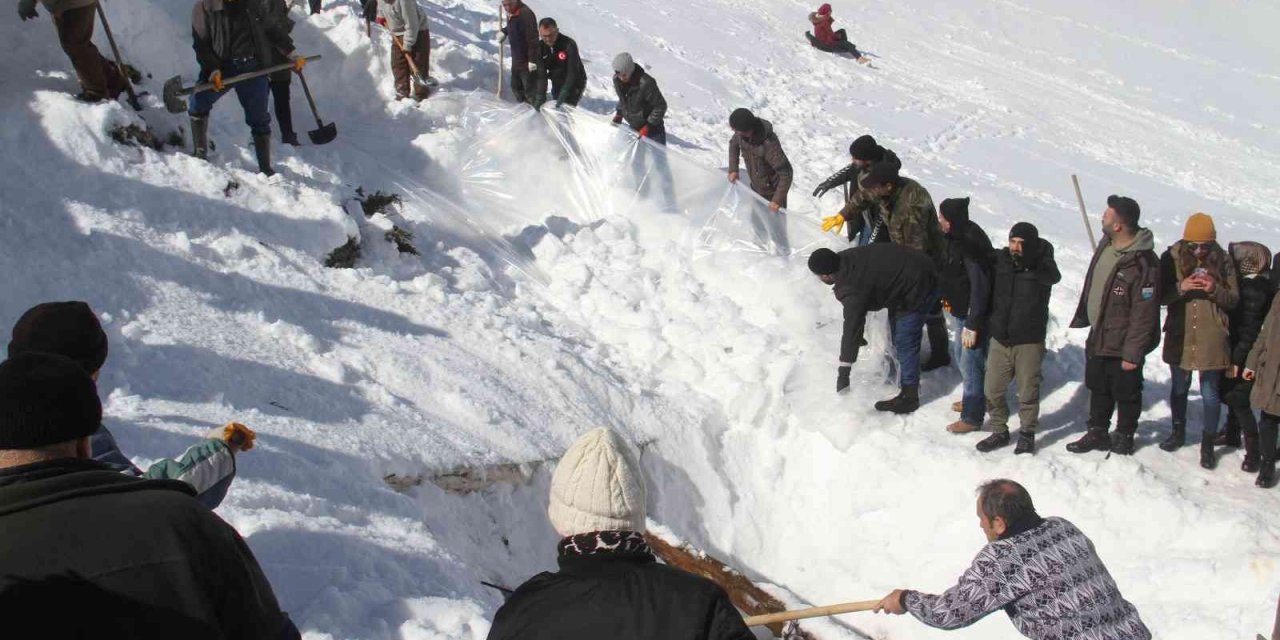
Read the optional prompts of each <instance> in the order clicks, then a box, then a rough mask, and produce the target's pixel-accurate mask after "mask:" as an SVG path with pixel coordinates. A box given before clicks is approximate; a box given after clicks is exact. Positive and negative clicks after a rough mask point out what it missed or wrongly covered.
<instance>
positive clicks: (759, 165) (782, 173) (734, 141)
mask: <svg viewBox="0 0 1280 640" xmlns="http://www.w3.org/2000/svg"><path fill="white" fill-rule="evenodd" d="M759 122H760V124H759V126H757V127H756V129H755V131H752V132H751V133H749V134H746V135H743V134H741V133H737V132H735V133H734V134H733V137H732V138H730V139H729V171H731V172H734V173H737V171H738V161H739V159H741V160H742V161H743V162H745V163H746V165H747V175H749V176H751V190H752V191H755V192H756V193H757V194H759V195H760V197H761V198H764V199H765V200H768V201H769V202H772V203H774V204H776V205H778V206H780V207H786V206H787V192H789V191H791V178H792V173H793V172H792V170H791V161H790V160H788V159H787V154H786V152H785V151H783V150H782V142H780V141H779V140H778V136H777V134H775V133H774V132H773V123H771V122H769V121H768V120H764V119H759Z"/></svg>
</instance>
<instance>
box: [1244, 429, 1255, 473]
mask: <svg viewBox="0 0 1280 640" xmlns="http://www.w3.org/2000/svg"><path fill="white" fill-rule="evenodd" d="M1240 470H1241V471H1243V472H1245V473H1257V472H1258V434H1256V433H1254V434H1249V433H1246V434H1244V461H1243V462H1241V463H1240Z"/></svg>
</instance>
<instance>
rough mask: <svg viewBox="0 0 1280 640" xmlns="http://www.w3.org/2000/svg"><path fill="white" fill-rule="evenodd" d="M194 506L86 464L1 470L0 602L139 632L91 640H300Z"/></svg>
mask: <svg viewBox="0 0 1280 640" xmlns="http://www.w3.org/2000/svg"><path fill="white" fill-rule="evenodd" d="M192 494H193V491H192V489H191V487H190V485H187V484H186V483H183V482H177V481H172V480H141V479H138V478H131V477H129V476H126V475H124V474H121V473H119V472H117V471H115V470H113V469H112V468H111V467H109V466H107V465H105V464H102V463H100V462H96V461H93V460H78V459H63V460H54V461H49V462H39V463H35V464H29V465H23V466H19V467H13V468H9V469H4V470H0V548H3V549H4V553H3V554H0V601H4V602H5V603H6V604H10V603H13V602H15V600H18V601H22V600H23V599H24V598H25V599H30V600H33V601H40V600H43V601H44V602H45V603H46V605H47V603H49V602H57V601H61V602H62V603H63V604H64V605H66V606H68V607H72V608H71V609H68V611H69V612H74V614H75V615H84V614H85V612H86V611H97V610H103V609H105V610H107V615H108V616H112V617H109V618H106V619H105V620H103V619H100V620H98V622H107V621H112V620H113V619H114V622H113V624H114V625H117V626H119V625H125V626H128V625H135V626H136V629H135V627H128V628H126V629H118V628H117V629H113V630H112V632H111V633H103V632H100V633H99V634H98V635H95V636H93V637H130V638H135V637H156V635H155V631H156V629H157V627H159V628H163V630H164V633H165V634H167V635H169V636H175V635H176V636H180V637H183V638H197V639H205V638H209V639H213V638H219V639H221V638H261V639H263V640H277V639H280V640H285V639H293V638H298V637H299V634H298V631H297V629H296V628H295V627H294V626H293V623H292V622H291V621H290V620H289V617H288V616H287V615H286V614H285V613H284V612H282V611H280V606H279V605H278V604H277V602H276V597H275V594H274V593H273V592H272V590H271V585H270V584H269V583H268V582H267V579H266V577H265V576H264V575H263V573H262V569H261V568H259V566H258V563H257V561H256V560H255V559H254V557H253V554H252V553H251V552H250V551H249V548H248V547H247V546H246V545H245V543H244V540H242V539H241V538H240V535H239V534H237V533H236V531H235V529H232V528H231V527H230V526H229V525H228V524H227V523H225V522H223V521H222V520H221V519H220V518H218V516H216V515H214V514H213V513H212V512H210V511H209V510H208V509H206V508H205V507H203V506H201V505H200V504H199V503H198V502H196V501H195V500H193V499H192V498H191V496H192ZM68 598H70V599H72V600H75V601H74V602H71V601H68ZM6 609H7V613H6V616H7V619H6V621H5V624H6V626H8V625H12V624H15V620H14V616H15V610H12V609H10V608H8V607H6ZM41 611H42V612H43V613H40V614H39V615H41V616H42V618H43V617H44V616H45V613H47V609H42V610H41ZM33 613H35V612H33ZM42 621H43V620H42ZM130 629H134V630H135V631H139V630H141V631H147V632H148V633H135V632H134V631H130ZM121 634H122V635H121Z"/></svg>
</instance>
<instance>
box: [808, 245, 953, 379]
mask: <svg viewBox="0 0 1280 640" xmlns="http://www.w3.org/2000/svg"><path fill="white" fill-rule="evenodd" d="M839 256H840V269H839V270H838V271H836V273H835V280H836V283H835V287H834V288H833V292H834V293H835V295H836V299H837V300H839V301H840V304H842V305H844V334H843V336H842V337H841V339H840V362H842V363H853V362H857V361H858V349H859V344H860V343H861V342H862V335H863V331H864V330H865V329H866V324H867V313H869V312H871V311H880V310H881V309H888V310H890V311H909V310H912V309H918V308H920V307H921V306H923V305H925V304H926V303H929V302H932V301H936V300H937V298H936V297H934V296H935V295H936V293H937V289H938V278H937V275H936V273H935V272H934V268H933V260H930V259H929V256H927V255H925V254H924V253H923V252H921V251H916V250H915V249H912V248H911V247H904V246H902V245H899V244H893V243H889V242H881V243H877V244H870V245H867V246H865V247H854V248H852V249H845V250H844V251H841V252H840V253H839ZM931 299H932V300H931Z"/></svg>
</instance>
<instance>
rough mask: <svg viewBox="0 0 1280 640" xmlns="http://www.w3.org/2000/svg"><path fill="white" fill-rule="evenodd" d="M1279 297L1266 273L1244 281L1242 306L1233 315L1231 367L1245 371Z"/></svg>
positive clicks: (1233, 310) (1241, 288)
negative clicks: (1251, 353) (1274, 299)
mask: <svg viewBox="0 0 1280 640" xmlns="http://www.w3.org/2000/svg"><path fill="white" fill-rule="evenodd" d="M1275 295H1276V289H1275V285H1274V284H1272V283H1271V278H1269V277H1268V276H1267V275H1265V274H1264V275H1258V276H1254V277H1246V278H1241V279H1240V303H1239V304H1237V305H1236V307H1235V308H1234V309H1232V310H1231V314H1230V318H1231V364H1233V365H1235V366H1237V367H1240V368H1241V369H1243V368H1244V363H1245V361H1247V360H1248V359H1249V351H1250V350H1252V349H1253V343H1254V342H1256V341H1257V339H1258V334H1259V333H1261V332H1262V322H1263V320H1265V319H1266V317H1267V311H1269V310H1270V309H1271V300H1272V298H1273V297H1274V296H1275Z"/></svg>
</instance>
